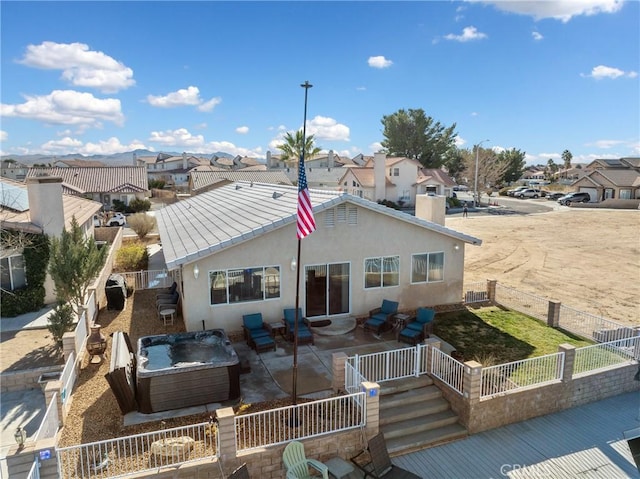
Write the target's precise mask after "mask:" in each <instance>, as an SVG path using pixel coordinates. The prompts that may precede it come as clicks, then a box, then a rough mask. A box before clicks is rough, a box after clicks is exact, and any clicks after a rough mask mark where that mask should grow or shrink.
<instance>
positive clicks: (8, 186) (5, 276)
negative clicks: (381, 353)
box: [0, 176, 102, 303]
mask: <svg viewBox="0 0 640 479" xmlns="http://www.w3.org/2000/svg"><path fill="white" fill-rule="evenodd" d="M0 191H1V195H0V198H1V201H2V204H1V211H0V218H1V220H2V221H1V226H2V230H3V231H14V232H20V233H30V234H35V235H41V234H44V235H48V236H60V235H61V234H62V230H63V229H67V230H69V229H70V227H71V222H72V218H74V217H75V219H76V221H77V222H78V224H79V225H80V227H81V228H82V230H83V231H84V232H85V234H86V235H88V236H93V232H94V226H93V215H95V214H96V213H98V212H99V211H100V209H101V208H102V204H100V203H99V202H96V201H92V200H88V199H85V198H82V197H80V196H77V195H69V194H63V181H62V178H59V177H57V178H56V177H49V176H34V177H30V178H27V180H26V184H25V183H19V182H15V181H11V180H8V179H5V178H2V179H0ZM25 244H26V243H25V242H24V241H21V242H16V243H14V244H11V243H7V242H3V244H2V251H1V260H0V261H1V266H2V268H1V270H2V289H3V290H5V291H16V290H20V289H22V288H24V287H25V286H27V275H26V274H25V272H26V270H27V269H28V268H29V264H28V262H27V261H26V260H25V256H24V255H23V253H24V247H25ZM45 267H46V266H45ZM44 288H45V297H44V302H45V303H52V302H54V301H55V299H56V297H55V292H54V288H53V282H52V281H51V279H50V278H48V275H47V279H46V280H45V283H44Z"/></svg>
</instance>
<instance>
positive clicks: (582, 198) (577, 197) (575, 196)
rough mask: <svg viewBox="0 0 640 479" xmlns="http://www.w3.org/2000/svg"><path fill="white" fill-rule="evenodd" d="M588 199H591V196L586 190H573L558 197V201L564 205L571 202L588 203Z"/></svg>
mask: <svg viewBox="0 0 640 479" xmlns="http://www.w3.org/2000/svg"><path fill="white" fill-rule="evenodd" d="M589 201H591V196H590V195H589V193H587V192H586V191H574V192H573V193H569V194H568V195H564V196H563V197H562V198H558V203H560V204H561V205H565V206H569V205H570V204H571V203H589Z"/></svg>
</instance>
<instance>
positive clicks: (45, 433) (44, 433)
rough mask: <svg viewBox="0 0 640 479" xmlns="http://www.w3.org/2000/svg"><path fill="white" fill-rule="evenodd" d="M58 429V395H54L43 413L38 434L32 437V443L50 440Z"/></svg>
mask: <svg viewBox="0 0 640 479" xmlns="http://www.w3.org/2000/svg"><path fill="white" fill-rule="evenodd" d="M59 427H60V418H59V417H58V393H54V395H53V396H52V397H51V402H50V403H49V407H47V411H46V412H45V413H44V418H42V422H41V423H40V427H39V428H38V432H36V435H35V436H34V438H33V440H34V441H36V442H37V441H42V440H43V439H50V438H52V437H55V436H56V433H57V432H58V428H59Z"/></svg>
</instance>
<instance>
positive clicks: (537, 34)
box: [531, 31, 544, 41]
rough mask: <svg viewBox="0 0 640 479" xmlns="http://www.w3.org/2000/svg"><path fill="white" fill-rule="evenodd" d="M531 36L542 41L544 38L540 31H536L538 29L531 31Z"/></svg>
mask: <svg viewBox="0 0 640 479" xmlns="http://www.w3.org/2000/svg"><path fill="white" fill-rule="evenodd" d="M531 36H532V37H533V39H534V40H535V41H540V40H542V39H543V38H544V37H543V36H542V34H541V33H540V32H536V31H533V32H531Z"/></svg>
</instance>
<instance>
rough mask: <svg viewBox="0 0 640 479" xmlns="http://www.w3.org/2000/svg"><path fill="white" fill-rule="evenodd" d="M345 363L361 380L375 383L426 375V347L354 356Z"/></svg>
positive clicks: (419, 345) (418, 346)
mask: <svg viewBox="0 0 640 479" xmlns="http://www.w3.org/2000/svg"><path fill="white" fill-rule="evenodd" d="M347 362H348V363H350V364H351V366H352V367H353V368H354V369H355V370H356V371H357V372H358V374H359V375H360V377H362V378H363V380H365V381H371V382H375V383H383V382H385V381H393V380H394V379H402V378H407V377H412V376H414V377H415V376H419V375H420V374H426V373H427V370H426V369H427V361H426V346H425V345H424V344H418V345H417V346H415V347H412V348H401V349H394V350H391V351H382V352H379V353H372V354H363V355H358V354H356V355H355V356H351V357H349V358H347ZM356 379H357V378H356ZM345 386H347V385H345Z"/></svg>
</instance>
